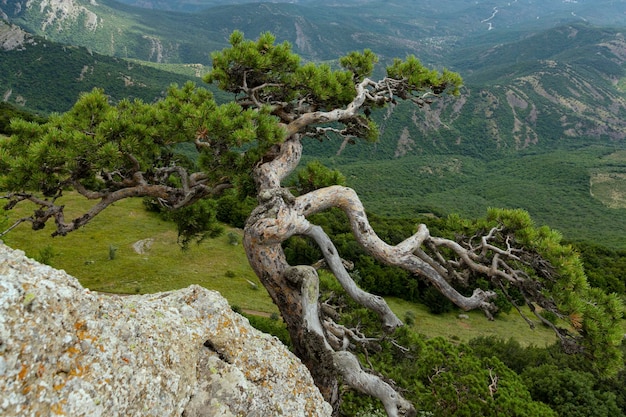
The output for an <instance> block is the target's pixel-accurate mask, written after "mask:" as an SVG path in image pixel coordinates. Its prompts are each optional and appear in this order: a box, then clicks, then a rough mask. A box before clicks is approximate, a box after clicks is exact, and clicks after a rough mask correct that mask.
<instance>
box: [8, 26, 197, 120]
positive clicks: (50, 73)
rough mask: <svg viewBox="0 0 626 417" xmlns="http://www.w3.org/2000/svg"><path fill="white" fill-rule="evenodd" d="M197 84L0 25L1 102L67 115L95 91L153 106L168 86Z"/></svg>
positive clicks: (182, 77) (15, 27) (186, 78)
mask: <svg viewBox="0 0 626 417" xmlns="http://www.w3.org/2000/svg"><path fill="white" fill-rule="evenodd" d="M193 78H194V77H191V76H189V77H186V76H183V75H177V74H173V73H170V72H165V71H160V70H158V69H155V68H149V67H145V66H143V65H139V64H136V63H131V62H128V61H125V60H122V59H119V58H112V57H108V56H104V55H99V54H94V53H90V52H89V51H88V50H87V49H85V48H80V47H73V46H63V45H59V44H56V43H53V42H50V41H46V40H44V39H42V38H39V37H36V36H32V35H30V34H28V33H27V32H25V31H23V30H21V29H20V28H19V27H17V26H13V25H8V24H6V23H4V22H2V21H0V94H1V96H0V97H2V101H5V102H9V103H12V104H15V105H19V106H21V107H25V108H27V109H30V110H31V111H36V112H40V113H49V112H52V111H58V112H62V111H66V110H69V108H70V107H71V106H72V105H73V104H74V103H75V102H76V100H77V99H78V95H79V94H80V93H81V92H84V91H89V90H91V89H93V88H94V87H100V88H104V90H105V92H106V93H107V94H108V95H110V96H111V98H112V99H113V100H115V101H118V100H121V99H122V98H130V99H132V98H141V99H143V100H146V101H152V100H154V99H155V98H156V97H159V96H161V95H162V94H163V93H164V91H165V89H167V87H168V86H169V85H170V84H172V83H178V84H183V83H184V82H186V81H188V80H190V79H193Z"/></svg>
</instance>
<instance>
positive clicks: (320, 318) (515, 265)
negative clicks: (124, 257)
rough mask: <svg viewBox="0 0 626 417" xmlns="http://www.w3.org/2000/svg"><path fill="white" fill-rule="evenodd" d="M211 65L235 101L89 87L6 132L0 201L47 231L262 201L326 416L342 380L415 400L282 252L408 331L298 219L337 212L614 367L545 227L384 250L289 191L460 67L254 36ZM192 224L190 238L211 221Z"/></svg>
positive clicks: (600, 323) (502, 224) (271, 270)
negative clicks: (308, 256)
mask: <svg viewBox="0 0 626 417" xmlns="http://www.w3.org/2000/svg"><path fill="white" fill-rule="evenodd" d="M212 58H213V68H212V71H211V72H210V73H209V74H208V75H207V76H206V78H205V81H207V82H209V83H215V84H216V85H217V86H218V87H219V88H220V89H221V90H223V91H226V92H228V93H232V94H233V99H232V101H231V102H228V103H226V104H221V105H218V104H217V103H216V101H215V100H214V98H213V96H212V94H211V93H210V92H209V91H207V90H205V89H202V88H198V87H196V86H194V85H192V84H187V85H185V86H183V87H181V88H177V87H172V88H170V89H169V91H168V94H167V96H166V97H165V98H164V99H162V100H160V101H158V102H156V103H153V104H148V103H144V102H141V101H129V100H123V101H121V102H119V103H118V104H117V105H112V104H110V103H109V101H108V99H107V97H106V95H105V94H104V92H103V91H101V90H97V89H96V90H94V91H92V92H91V93H88V94H84V95H82V96H81V97H80V99H79V100H78V102H77V103H76V105H75V106H74V107H73V108H72V109H71V110H70V111H68V112H67V113H64V114H60V115H53V116H51V117H50V118H49V120H48V121H47V122H46V123H43V124H39V123H36V122H27V121H23V120H15V121H14V122H13V123H12V131H13V132H14V133H13V135H12V136H11V137H10V138H9V139H3V140H2V141H1V142H0V173H1V174H0V177H1V183H0V188H1V189H2V190H6V191H7V194H6V195H5V196H4V197H5V198H6V199H7V207H8V208H12V207H14V206H15V205H16V204H19V203H21V202H24V201H30V202H31V203H34V204H35V205H36V209H35V210H34V211H33V214H32V215H31V216H28V217H25V218H23V219H21V220H20V222H30V223H32V228H33V229H35V230H38V229H42V228H43V227H44V226H45V225H46V224H47V223H48V222H49V221H51V222H53V223H54V232H53V234H54V235H65V234H67V233H70V232H72V231H74V230H76V229H78V228H79V227H81V226H83V225H85V224H87V223H88V222H89V221H90V220H91V219H93V218H94V217H95V216H96V215H97V214H98V213H100V212H101V211H102V210H104V209H106V207H108V206H109V205H111V204H112V203H114V202H116V201H119V200H121V199H124V198H128V197H152V198H154V199H156V200H157V201H158V202H159V203H160V204H161V205H162V206H164V207H167V208H170V209H179V208H183V207H188V206H190V205H193V204H194V203H196V202H198V201H200V200H205V199H210V198H212V197H215V196H219V195H220V193H222V192H223V191H224V190H226V189H228V188H233V187H234V188H237V189H238V190H239V191H241V192H244V193H246V192H247V193H251V194H253V195H256V197H257V199H258V206H257V208H256V209H255V210H254V211H253V212H252V214H251V216H250V217H249V219H248V221H247V223H246V226H245V230H244V241H243V244H244V246H245V250H246V253H247V255H248V259H249V262H250V265H251V266H252V268H253V269H254V271H255V272H256V274H257V275H258V277H259V279H260V281H261V282H262V283H263V285H264V286H265V288H266V289H267V291H268V292H269V294H270V296H271V297H272V299H273V300H274V302H275V303H276V305H277V306H278V308H279V310H280V313H281V315H282V317H283V319H284V321H285V323H286V325H287V328H288V330H289V333H290V335H291V339H292V341H293V345H294V350H295V353H296V354H297V355H298V356H299V357H300V358H301V359H302V361H303V362H304V363H305V364H306V365H307V366H308V368H309V369H310V371H311V374H312V375H313V378H314V380H315V382H316V384H317V386H318V387H319V388H320V390H321V392H322V394H323V395H324V397H325V399H326V400H327V401H328V402H329V403H330V404H331V405H333V407H334V410H335V412H337V410H338V405H339V402H340V390H339V387H340V385H339V381H341V383H342V384H346V385H348V386H350V387H352V388H354V389H356V390H359V391H361V392H363V393H366V394H369V395H372V396H374V397H376V398H379V399H380V400H381V401H382V403H383V405H384V407H385V410H386V412H387V414H388V415H389V416H401V415H414V414H415V406H414V405H413V404H411V403H410V402H409V401H407V400H406V399H405V398H404V397H403V396H402V395H401V392H400V390H399V389H397V388H396V387H394V386H392V385H390V384H389V383H387V382H386V381H385V380H384V379H383V378H381V377H378V376H377V374H375V373H370V372H365V371H364V369H363V366H362V365H361V364H360V363H359V360H358V359H357V357H356V356H355V355H354V354H353V353H351V351H350V346H351V344H352V343H354V342H355V341H356V342H360V340H358V339H359V338H361V337H362V336H360V335H359V333H357V332H354V331H352V330H351V329H349V328H346V327H344V326H342V325H341V324H339V323H337V322H335V321H334V320H333V318H332V317H330V316H328V315H326V314H325V313H324V311H323V309H321V308H319V300H318V291H319V288H318V284H319V280H318V275H317V271H316V269H314V268H313V267H312V266H309V265H289V264H288V262H287V261H286V259H285V255H284V253H283V248H282V246H281V243H282V242H284V241H285V240H286V239H288V238H290V237H291V236H294V235H300V236H305V237H308V238H310V239H312V240H313V241H314V242H316V243H317V245H318V246H319V248H320V250H321V252H322V253H323V256H324V258H325V264H326V266H327V268H328V269H329V270H330V271H331V272H332V273H333V274H334V276H335V277H336V278H337V280H338V281H339V282H340V283H341V285H342V286H343V288H344V289H345V291H346V292H347V294H349V296H350V297H352V298H353V299H354V300H356V301H357V302H358V303H360V304H361V305H363V306H364V307H366V308H368V309H371V310H373V311H374V312H376V313H377V315H378V317H379V318H380V322H381V324H382V327H383V328H384V329H385V330H386V331H388V332H392V331H393V330H394V329H396V328H398V327H399V326H401V325H402V322H401V321H400V320H399V319H398V318H397V317H396V316H395V314H394V313H393V312H392V311H391V310H390V309H389V307H388V306H387V304H386V303H385V301H384V299H382V298H381V297H378V296H375V295H372V294H370V293H367V292H365V291H363V290H361V289H360V288H359V287H358V286H357V285H356V284H355V283H354V281H353V280H352V278H351V276H350V274H349V273H348V271H347V270H346V268H345V264H344V262H342V259H341V258H340V256H339V254H338V253H337V250H336V248H335V246H334V245H333V241H332V240H331V238H330V237H329V236H328V235H327V234H326V233H325V232H324V230H323V229H322V228H321V227H319V226H316V225H315V224H312V223H311V222H310V221H309V220H308V217H309V216H311V215H312V214H314V213H318V212H320V211H323V210H327V209H330V208H339V209H341V210H343V211H344V212H345V213H346V215H347V217H348V219H349V222H350V225H351V229H352V232H353V234H354V236H355V237H356V240H357V241H358V242H359V244H360V245H362V247H363V248H364V249H365V250H366V251H367V252H368V253H369V254H371V255H372V256H373V257H375V258H376V259H378V260H379V261H381V262H384V263H387V264H391V265H396V266H399V267H401V268H404V269H406V270H408V271H410V272H411V273H413V274H415V275H416V276H419V277H421V279H424V280H427V281H428V282H430V283H431V284H432V285H433V286H434V287H435V288H437V289H438V290H439V291H440V292H441V293H442V294H444V295H445V296H446V297H447V298H448V299H450V300H451V301H452V302H454V303H455V304H456V305H457V306H459V307H460V308H462V309H463V310H471V309H481V310H483V311H484V312H485V313H486V315H487V316H489V317H490V316H491V315H492V313H493V311H494V308H495V307H494V304H493V302H492V301H493V297H494V296H495V292H494V291H492V290H491V289H481V288H476V289H474V291H473V292H472V291H470V292H467V291H464V292H461V291H460V290H459V288H461V287H462V286H463V284H464V283H468V282H469V283H471V282H473V281H472V280H470V278H471V277H472V276H476V275H479V276H481V277H485V278H486V279H487V280H488V281H490V283H491V288H498V289H500V290H501V291H502V292H503V293H504V294H507V293H509V292H512V291H513V290H515V292H516V294H517V297H518V298H519V296H520V294H521V299H522V300H523V302H524V303H526V304H527V305H529V306H530V307H531V310H532V311H533V312H534V313H535V314H536V315H537V317H539V318H540V319H541V318H542V315H541V312H542V311H551V312H553V313H554V314H557V315H558V317H560V318H562V319H563V320H565V321H568V322H569V323H570V325H569V326H568V328H567V329H563V328H559V327H557V326H555V325H553V324H552V323H551V322H549V321H547V320H545V321H546V323H548V324H549V325H552V327H553V328H554V329H555V331H556V332H557V334H558V335H559V337H560V338H561V340H562V341H563V343H564V346H566V348H567V349H569V350H570V351H581V352H583V353H584V354H585V355H587V356H588V357H589V358H591V359H595V360H596V361H597V363H598V366H599V367H603V368H606V369H614V368H615V367H616V366H618V365H617V364H619V362H620V357H619V352H618V350H617V348H616V345H617V343H619V340H620V338H621V333H620V330H619V327H618V320H617V319H618V318H619V317H620V316H621V311H622V307H621V304H620V303H619V300H618V299H617V298H616V297H613V296H608V295H605V294H603V293H601V292H599V291H596V290H594V289H590V288H589V286H588V285H587V283H586V281H585V277H584V274H583V273H582V272H581V271H582V268H581V266H580V265H579V264H577V262H579V261H577V259H578V258H577V257H576V256H574V254H572V253H571V249H568V248H567V247H564V246H562V245H560V242H559V239H558V236H556V237H555V236H554V235H553V234H552V232H551V231H549V230H547V229H537V228H534V227H533V226H532V225H531V224H530V219H529V218H527V216H526V215H524V213H521V212H511V211H498V210H494V211H493V212H492V213H490V218H489V221H488V222H487V223H485V224H481V225H478V227H475V228H474V230H473V231H472V232H471V233H468V234H467V235H466V236H465V237H461V238H459V239H452V238H442V237H435V236H431V235H430V233H429V231H428V229H427V228H426V226H424V225H420V226H419V227H418V228H417V232H416V233H415V234H414V235H413V236H411V237H410V238H408V239H406V240H405V241H403V242H401V243H399V244H397V245H395V246H391V245H389V244H387V243H385V242H384V241H382V240H381V239H380V238H379V237H378V236H377V235H376V232H375V231H374V230H373V229H372V227H371V226H370V224H369V222H368V218H367V216H366V214H365V208H364V207H363V205H362V204H361V201H360V200H359V197H358V195H357V194H356V193H355V192H354V191H353V190H352V189H350V188H347V187H344V186H338V185H335V186H330V187H324V188H320V189H314V190H311V191H308V192H305V193H304V194H301V195H294V194H293V193H292V192H291V191H290V190H289V189H287V188H286V187H284V185H283V180H284V179H285V178H286V177H287V176H288V175H289V174H290V173H292V172H293V171H294V170H295V169H296V167H297V166H298V164H299V162H300V158H301V155H302V148H303V146H304V145H305V144H306V142H307V141H309V140H317V139H319V138H322V137H330V138H334V139H338V140H342V141H344V140H345V141H353V140H354V139H356V138H360V139H364V140H366V141H375V140H377V138H378V131H377V127H376V124H375V123H374V121H373V120H372V119H371V118H370V114H371V110H373V109H377V108H382V107H385V106H387V105H389V104H390V103H393V102H395V101H398V100H409V101H412V102H413V103H415V104H416V105H417V106H424V105H427V104H428V103H429V102H430V101H432V100H436V99H437V97H439V96H441V95H443V94H452V95H455V94H457V93H458V90H459V87H460V85H461V78H460V77H459V75H458V74H455V73H452V72H449V71H446V70H444V71H442V72H438V71H434V70H429V69H427V68H425V67H424V66H423V65H422V64H421V63H420V62H419V61H418V60H417V59H416V58H415V57H413V56H409V57H407V58H406V59H404V60H400V59H396V60H395V61H394V62H393V63H392V64H391V65H390V66H389V67H387V71H386V76H385V77H383V78H382V79H379V80H374V79H372V78H370V77H371V75H372V71H373V69H374V65H375V64H376V63H377V57H376V56H375V55H374V54H373V53H372V52H371V51H369V50H365V51H363V52H353V53H350V54H348V55H347V56H345V57H342V58H340V59H339V65H340V69H333V68H331V66H329V65H326V64H321V65H318V64H314V63H306V64H303V63H302V62H301V61H300V58H299V56H297V55H296V54H294V53H293V52H292V51H291V48H290V45H289V44H287V43H282V44H276V43H275V38H274V37H273V36H272V35H271V34H269V33H266V34H263V35H261V36H260V37H259V38H258V40H256V41H252V40H246V39H245V38H244V36H243V34H242V33H240V32H234V33H233V34H232V35H231V37H230V47H228V48H226V49H224V50H222V51H221V52H216V53H214V54H213V55H212ZM181 143H190V144H192V145H193V146H195V148H196V149H197V151H198V153H199V158H198V161H197V164H190V163H189V162H188V161H185V160H184V159H183V158H181V157H180V155H179V154H178V153H177V152H176V149H177V146H178V145H179V144H181ZM69 189H72V190H74V191H76V192H78V193H79V194H81V195H83V196H84V197H86V198H87V199H90V200H93V201H94V204H93V206H92V207H91V209H90V210H88V211H87V212H86V213H84V214H82V215H80V216H77V217H75V218H72V219H67V218H66V216H65V207H64V206H63V205H62V204H60V203H58V199H59V197H61V195H62V194H63V192H64V191H66V190H69ZM416 198H419V196H416ZM192 226H193V227H192V233H197V232H201V231H202V230H203V229H206V228H210V227H211V222H210V221H205V222H199V223H194V224H193V225H192ZM183 232H184V231H183ZM568 250H569V252H568ZM464 294H469V295H464Z"/></svg>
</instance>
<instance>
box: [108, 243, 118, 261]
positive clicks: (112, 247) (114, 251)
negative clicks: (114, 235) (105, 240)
mask: <svg viewBox="0 0 626 417" xmlns="http://www.w3.org/2000/svg"><path fill="white" fill-rule="evenodd" d="M116 254H117V246H115V245H109V261H112V260H114V259H115V256H116Z"/></svg>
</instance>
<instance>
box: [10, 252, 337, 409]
mask: <svg viewBox="0 0 626 417" xmlns="http://www.w3.org/2000/svg"><path fill="white" fill-rule="evenodd" d="M330 414H331V407H330V405H329V404H327V403H325V402H324V401H323V399H322V396H321V395H320V393H319V391H318V389H317V388H316V387H315V385H314V384H313V381H312V379H311V376H310V374H309V372H308V370H307V369H306V367H304V366H303V365H302V363H301V362H300V361H299V360H298V358H296V357H295V356H294V355H293V354H292V353H291V352H289V350H288V349H287V348H286V347H285V346H284V345H282V344H281V343H280V341H278V339H276V338H274V337H271V336H269V335H266V334H263V333H261V332H259V331H257V330H256V329H254V328H252V327H251V326H250V325H249V323H248V321H247V320H246V319H245V318H244V317H242V316H240V315H238V314H236V313H234V312H233V311H232V310H231V309H230V307H229V305H228V302H227V301H226V300H225V299H224V298H223V297H221V296H220V295H219V294H218V293H217V292H214V291H209V290H207V289H205V288H202V287H200V286H195V285H194V286H190V287H189V288H186V289H183V290H178V291H171V292H165V293H158V294H149V295H132V296H117V295H113V296H111V295H104V294H99V293H95V292H92V291H89V290H88V289H85V288H83V287H82V286H81V285H80V284H79V283H78V281H77V280H76V279H75V278H73V277H71V276H69V275H68V274H66V273H65V272H64V271H59V270H55V269H53V268H51V267H49V266H46V265H41V264H39V263H37V262H35V261H33V260H31V259H28V258H27V257H25V255H24V253H23V252H21V251H17V250H12V249H10V248H8V247H7V246H5V245H2V244H1V243H0V415H2V416H4V417H10V416H48V415H51V416H54V415H66V416H90V417H95V416H107V417H115V416H120V417H126V416H159V417H165V416H185V417H199V416H220V417H226V416H249V417H250V416H252V417H254V416H258V417H262V416H263V417H267V416H290V417H295V416H330Z"/></svg>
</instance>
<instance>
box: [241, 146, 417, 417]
mask: <svg viewBox="0 0 626 417" xmlns="http://www.w3.org/2000/svg"><path fill="white" fill-rule="evenodd" d="M301 151H302V145H301V143H300V137H299V136H298V135H294V136H292V137H290V138H289V139H287V140H286V141H285V142H284V143H283V144H282V145H281V146H280V150H279V152H278V155H277V156H276V157H275V158H274V159H272V160H270V161H268V162H265V163H262V164H260V165H259V166H258V167H257V168H256V169H255V170H254V180H255V182H256V184H257V192H258V200H259V205H258V206H257V208H256V209H255V210H254V211H253V212H252V214H251V216H250V218H249V219H248V221H247V223H246V226H245V229H244V240H243V244H244V248H245V250H246V254H247V256H248V260H249V262H250V265H251V266H252V268H253V269H254V271H255V273H256V274H257V276H258V277H259V279H260V280H261V283H262V284H263V285H264V286H265V288H266V289H267V291H268V293H269V295H270V297H271V298H272V300H273V301H274V303H275V304H276V305H277V306H278V308H279V310H280V313H281V315H282V317H283V319H284V321H285V324H286V326H287V329H288V331H289V334H290V336H291V340H292V343H293V348H294V351H295V353H296V355H298V357H300V359H301V360H302V361H303V363H304V364H305V365H306V366H307V367H308V368H309V370H310V372H311V374H312V376H313V379H314V381H315V383H316V385H317V386H318V388H319V389H320V391H321V393H322V395H323V396H324V398H325V399H326V401H328V402H329V403H330V404H331V405H332V407H333V410H334V414H335V415H337V414H338V412H339V405H340V397H339V380H338V378H339V377H342V379H343V381H344V383H346V384H347V385H349V386H352V387H353V388H355V389H357V390H359V391H361V392H364V393H366V394H369V395H374V396H375V397H377V398H379V399H380V400H381V401H383V404H384V405H385V409H386V410H387V413H388V415H389V416H405V415H413V414H414V413H415V410H414V408H413V406H412V405H411V404H410V403H409V402H408V401H406V400H405V399H404V398H402V396H401V395H400V394H398V393H397V392H396V391H395V390H394V389H393V388H392V387H391V386H389V385H388V384H387V383H385V382H384V381H383V380H382V379H380V378H378V377H376V376H374V375H372V374H368V373H366V372H364V371H363V370H362V369H361V367H360V364H359V362H358V359H357V358H356V357H355V356H354V355H353V354H352V353H350V352H348V351H346V350H344V349H345V347H346V345H347V343H344V346H343V348H342V347H341V346H338V345H341V343H331V342H330V341H329V339H334V340H339V339H347V337H348V336H347V334H348V332H344V335H343V336H341V335H339V336H337V335H336V334H335V335H333V336H329V334H328V330H327V322H325V321H324V320H323V319H322V317H321V313H320V310H319V308H318V302H319V301H318V297H319V288H318V282H319V280H318V277H317V272H316V271H315V270H314V269H313V268H312V267H309V266H291V265H289V264H288V263H287V261H286V259H285V254H284V252H283V249H282V246H281V243H282V242H284V241H285V240H287V239H288V238H289V237H291V236H293V235H305V236H309V237H312V238H313V239H314V240H315V241H316V242H317V244H318V245H319V246H320V248H321V249H322V252H323V253H324V257H325V259H326V262H327V264H328V265H329V266H330V269H331V271H332V272H333V273H334V274H335V276H336V277H337V278H338V280H339V282H340V283H341V284H342V286H343V287H344V288H345V289H346V292H347V293H348V294H349V295H350V296H351V297H352V298H354V299H355V300H356V301H357V302H359V303H360V304H362V305H364V306H365V307H367V308H369V309H371V310H373V311H375V312H376V313H377V314H378V315H379V317H380V318H381V322H382V323H383V327H384V328H385V330H388V331H391V330H393V329H395V328H397V327H398V326H401V325H402V322H401V321H400V320H399V319H398V318H397V317H396V316H395V314H394V313H393V312H392V311H391V309H389V307H388V306H387V304H386V302H385V301H384V299H383V298H382V297H378V296H375V295H372V294H369V293H367V292H365V291H363V290H361V289H360V288H358V287H357V286H356V284H355V283H354V281H353V280H352V279H351V278H350V276H349V274H348V273H347V271H346V270H345V268H344V266H343V264H342V262H341V259H340V258H339V255H338V253H337V250H336V249H335V247H334V245H333V243H332V241H331V240H330V238H329V237H328V236H327V235H326V234H325V233H324V232H323V230H322V229H321V228H320V227H319V226H314V225H311V224H310V223H309V221H308V220H307V218H306V215H308V214H311V213H313V212H315V211H317V209H323V208H328V207H330V206H339V205H340V204H338V203H337V201H330V202H329V203H328V205H325V204H322V205H321V206H316V209H312V204H306V203H305V204H302V203H303V202H304V201H307V200H306V199H300V198H299V199H297V198H295V197H294V196H293V195H292V194H291V193H290V192H289V190H287V189H285V188H282V187H281V181H282V179H284V178H285V177H286V176H287V175H288V174H289V173H290V172H291V171H292V170H293V169H295V167H297V165H298V163H299V160H300V156H301V153H302V152H301ZM331 188H332V187H331ZM346 190H349V189H346ZM315 195H317V194H315V193H313V196H312V197H311V198H315ZM362 215H363V216H364V214H363V213H362ZM372 233H373V231H372ZM374 235H375V234H374ZM378 240H379V241H378V242H375V243H373V244H374V245H378V244H380V243H381V242H382V241H380V239H378ZM359 241H360V242H361V243H363V240H362V239H361V240H359ZM333 324H334V323H333ZM334 329H335V330H336V332H337V331H338V332H341V331H342V330H341V329H342V328H341V326H337V325H335V326H334ZM333 344H334V345H335V346H333Z"/></svg>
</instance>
